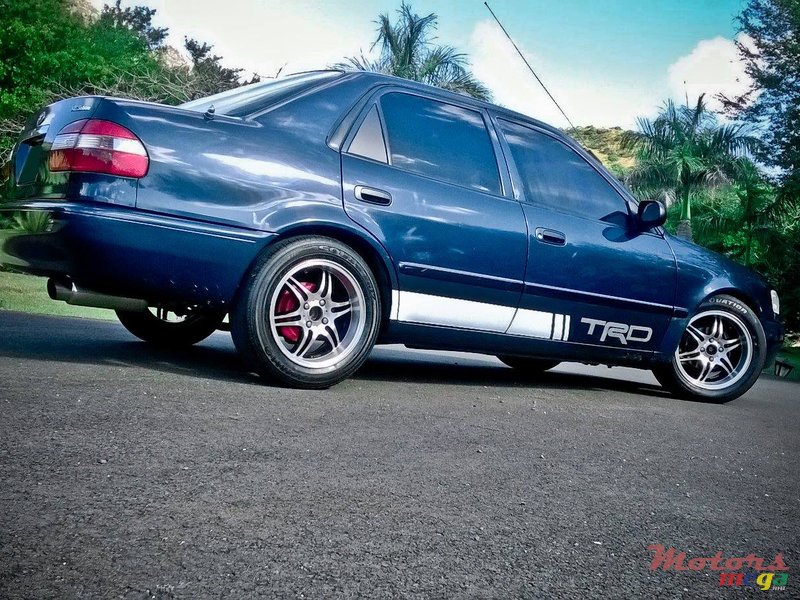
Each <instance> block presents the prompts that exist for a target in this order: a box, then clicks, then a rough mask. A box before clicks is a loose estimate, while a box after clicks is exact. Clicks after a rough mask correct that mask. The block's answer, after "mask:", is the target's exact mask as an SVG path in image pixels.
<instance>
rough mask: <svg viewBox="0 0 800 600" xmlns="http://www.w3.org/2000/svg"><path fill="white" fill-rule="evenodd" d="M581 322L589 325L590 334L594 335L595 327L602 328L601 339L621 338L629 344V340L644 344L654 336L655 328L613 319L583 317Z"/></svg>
mask: <svg viewBox="0 0 800 600" xmlns="http://www.w3.org/2000/svg"><path fill="white" fill-rule="evenodd" d="M581 323H586V324H587V325H588V326H589V332H588V335H594V334H595V329H597V328H601V329H600V332H599V333H600V341H601V342H605V341H606V340H607V339H608V338H614V339H616V340H619V341H620V342H621V343H622V344H623V345H625V346H627V345H628V342H638V343H640V344H644V343H645V342H649V341H650V338H652V337H653V330H652V329H650V328H649V327H644V326H642V325H626V324H625V323H614V322H613V321H600V320H599V319H589V318H587V317H583V318H582V319H581Z"/></svg>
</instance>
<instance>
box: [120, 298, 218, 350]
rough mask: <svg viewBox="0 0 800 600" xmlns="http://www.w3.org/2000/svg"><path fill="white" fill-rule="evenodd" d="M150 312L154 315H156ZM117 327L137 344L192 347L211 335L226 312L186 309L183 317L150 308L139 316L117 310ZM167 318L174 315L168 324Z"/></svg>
mask: <svg viewBox="0 0 800 600" xmlns="http://www.w3.org/2000/svg"><path fill="white" fill-rule="evenodd" d="M151 311H155V314H154V313H153V312H151ZM116 312H117V318H119V320H120V323H122V325H123V326H124V327H125V329H127V330H128V331H130V332H131V333H132V334H133V335H135V336H136V337H138V338H139V339H140V340H143V341H145V342H148V343H150V344H153V345H156V346H162V347H172V348H175V347H180V346H191V345H192V344H196V343H197V342H201V341H203V340H204V339H206V338H207V337H208V336H210V335H211V334H212V333H214V332H215V331H216V330H217V328H218V327H219V326H220V324H221V323H222V320H223V319H224V318H225V312H224V311H223V312H220V311H201V310H195V309H188V310H187V311H186V312H185V314H183V315H176V313H174V312H167V311H164V310H163V309H157V308H152V309H148V310H145V311H142V312H128V311H123V310H118V311H116ZM167 315H173V317H175V318H173V319H172V320H169V319H168V317H167Z"/></svg>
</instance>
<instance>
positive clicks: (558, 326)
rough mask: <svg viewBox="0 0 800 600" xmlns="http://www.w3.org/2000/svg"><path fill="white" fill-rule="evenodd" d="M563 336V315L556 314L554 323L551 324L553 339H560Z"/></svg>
mask: <svg viewBox="0 0 800 600" xmlns="http://www.w3.org/2000/svg"><path fill="white" fill-rule="evenodd" d="M563 337H564V315H559V314H557V315H556V316H555V325H554V326H553V339H554V340H560V339H563Z"/></svg>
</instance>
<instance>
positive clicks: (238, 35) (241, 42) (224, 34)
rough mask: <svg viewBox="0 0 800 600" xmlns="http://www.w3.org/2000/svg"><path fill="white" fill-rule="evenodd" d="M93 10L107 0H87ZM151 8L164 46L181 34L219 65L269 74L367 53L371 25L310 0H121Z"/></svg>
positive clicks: (179, 42)
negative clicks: (205, 46) (205, 47)
mask: <svg viewBox="0 0 800 600" xmlns="http://www.w3.org/2000/svg"><path fill="white" fill-rule="evenodd" d="M91 2H92V4H93V5H94V6H95V7H97V8H102V6H103V4H105V3H109V4H110V3H111V2H112V0H91ZM135 4H146V5H147V6H149V7H150V8H155V9H156V10H157V13H156V17H155V24H156V25H158V26H162V27H163V26H166V27H169V38H168V40H167V41H168V43H169V44H170V45H172V46H174V47H176V48H178V49H182V48H183V38H184V36H189V37H194V38H196V39H198V40H199V41H201V42H207V43H209V44H213V45H214V49H213V50H212V52H213V53H214V54H217V55H221V56H222V57H223V59H224V60H223V64H225V65H226V66H231V67H243V68H245V69H246V70H247V71H254V72H257V73H259V74H261V75H264V76H272V75H274V74H275V72H276V71H277V70H278V69H280V68H281V67H284V71H283V72H284V73H291V72H294V71H303V70H308V69H319V68H325V67H327V66H329V65H331V64H334V63H336V62H339V61H341V60H343V59H344V58H345V57H346V56H351V55H356V54H358V53H359V51H360V49H361V48H364V50H365V51H366V50H368V49H369V43H370V40H372V38H373V37H374V35H375V34H374V28H375V25H374V23H372V22H371V21H370V20H369V19H366V18H365V19H359V20H357V21H356V22H353V19H352V18H350V16H349V15H346V14H344V11H342V14H341V15H340V16H339V15H335V14H334V15H331V14H330V11H322V10H320V7H319V3H318V2H314V1H313V0H292V1H291V2H288V3H287V2H284V1H280V0H269V1H265V0H259V1H255V0H251V1H248V2H241V1H230V0H229V1H228V2H224V3H222V4H221V3H220V2H219V1H218V0H138V1H134V0H125V1H123V7H125V6H133V5H135Z"/></svg>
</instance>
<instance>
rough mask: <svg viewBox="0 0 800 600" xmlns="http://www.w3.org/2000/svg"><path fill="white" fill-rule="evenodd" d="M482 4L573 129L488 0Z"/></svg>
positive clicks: (572, 125)
mask: <svg viewBox="0 0 800 600" xmlns="http://www.w3.org/2000/svg"><path fill="white" fill-rule="evenodd" d="M483 4H484V5H485V6H486V8H488V9H489V12H490V13H492V16H493V17H494V20H495V21H497V24H498V25H500V29H502V30H503V33H505V34H506V37H507V38H508V41H509V42H511V45H512V46H514V50H516V51H517V54H519V57H520V58H521V59H522V62H524V63H525V66H526V67H528V69H529V70H530V72H531V73H533V76H534V77H535V78H536V81H538V82H539V85H541V86H542V89H543V90H544V91H545V92H547V95H548V96H549V97H550V100H552V101H553V104H555V105H556V108H558V110H559V112H560V113H561V114H562V115H564V118H565V119H566V120H567V123H569V125H570V127H572V128H573V129H575V125H574V124H573V123H572V121H570V119H569V117H568V116H567V113H565V112H564V109H563V108H561V105H560V104H559V103H558V102H556V99H555V98H553V94H551V93H550V90H548V89H547V86H546V85H545V84H544V82H543V81H542V80H541V78H540V77H539V76H538V75H537V74H536V71H534V70H533V67H532V66H531V64H530V63H529V62H528V59H527V58H525V55H524V54H522V52H521V51H520V49H519V47H518V46H517V45H516V44H515V43H514V40H513V39H511V36H510V35H508V31H506V28H505V27H503V24H502V23H501V22H500V19H498V18H497V15H496V14H494V11H493V10H492V7H491V6H489V3H488V2H484V3H483Z"/></svg>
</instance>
